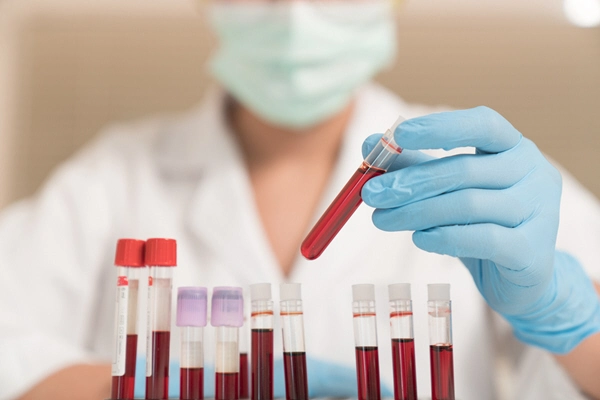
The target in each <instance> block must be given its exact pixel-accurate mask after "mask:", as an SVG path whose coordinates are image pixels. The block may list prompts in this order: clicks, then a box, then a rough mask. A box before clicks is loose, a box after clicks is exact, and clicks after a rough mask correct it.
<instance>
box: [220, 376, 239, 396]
mask: <svg viewBox="0 0 600 400" xmlns="http://www.w3.org/2000/svg"><path fill="white" fill-rule="evenodd" d="M239 379H240V377H239V373H237V372H232V373H223V372H217V373H216V374H215V399H217V400H232V399H238V398H239V393H240V392H239Z"/></svg>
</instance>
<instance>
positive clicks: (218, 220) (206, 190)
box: [179, 92, 280, 282]
mask: <svg viewBox="0 0 600 400" xmlns="http://www.w3.org/2000/svg"><path fill="white" fill-rule="evenodd" d="M224 102H225V99H224V95H223V94H222V93H220V92H213V93H210V94H209V95H208V96H207V102H206V103H205V105H204V106H203V107H202V110H201V115H200V116H199V118H198V121H197V122H195V123H192V124H190V125H189V127H188V128H187V130H188V132H185V134H186V137H187V140H185V141H183V143H187V145H188V146H191V147H192V148H194V149H195V151H193V152H191V153H193V154H194V159H193V160H189V165H193V166H194V167H198V168H199V170H200V173H199V176H200V178H199V179H198V184H197V186H196V188H195V190H194V192H193V194H192V196H191V199H190V204H189V206H188V211H187V212H186V219H187V224H188V226H189V230H190V231H191V233H192V234H193V235H194V236H196V237H197V240H198V241H199V243H201V244H202V245H203V246H204V247H205V248H206V249H207V251H214V252H215V253H216V254H217V257H216V259H218V260H223V262H224V264H225V265H223V266H221V267H226V268H228V269H230V270H231V271H234V273H235V274H236V275H238V277H239V278H240V281H241V280H244V281H247V282H258V281H278V280H279V279H280V273H279V269H278V268H277V264H276V262H275V259H274V256H273V254H272V252H271V250H270V248H269V247H268V244H267V243H266V238H265V236H264V233H263V230H262V229H261V225H260V221H259V220H258V215H257V212H256V210H255V205H254V197H253V195H252V190H251V187H250V183H249V178H248V176H247V173H246V169H245V166H244V163H243V159H242V156H241V153H240V151H239V148H238V147H237V144H236V143H235V140H234V138H233V136H232V134H231V132H230V131H229V129H228V127H227V124H226V123H225V121H224V116H223V115H224V113H223V109H224V107H223V105H224ZM187 153H190V151H189V149H188V150H187ZM199 159H201V160H199ZM179 162H181V163H182V164H183V165H185V164H186V160H179Z"/></svg>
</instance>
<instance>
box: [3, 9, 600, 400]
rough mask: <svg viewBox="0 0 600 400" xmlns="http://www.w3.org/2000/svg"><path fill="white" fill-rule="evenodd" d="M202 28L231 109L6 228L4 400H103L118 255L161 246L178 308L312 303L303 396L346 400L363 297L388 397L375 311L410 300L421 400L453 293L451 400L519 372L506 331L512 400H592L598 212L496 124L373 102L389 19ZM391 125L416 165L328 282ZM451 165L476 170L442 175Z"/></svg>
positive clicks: (223, 100)
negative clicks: (182, 296) (354, 307)
mask: <svg viewBox="0 0 600 400" xmlns="http://www.w3.org/2000/svg"><path fill="white" fill-rule="evenodd" d="M208 7H209V11H210V16H211V17H210V19H211V23H212V26H213V28H214V31H215V33H216V34H217V36H218V39H219V43H220V45H219V48H218V51H217V52H216V54H215V55H214V56H213V58H212V60H211V69H212V71H213V73H214V77H215V78H216V80H217V81H218V82H219V83H220V87H221V89H215V90H213V91H211V92H210V93H209V94H208V95H207V96H206V98H205V100H204V101H203V103H202V104H201V105H200V106H199V107H198V108H197V109H194V110H192V111H191V112H189V113H186V114H185V115H180V116H178V117H174V118H157V119H152V120H147V121H142V122H140V123H137V124H133V125H127V126H115V127H113V128H111V129H108V131H107V132H105V133H104V134H103V135H101V136H100V137H99V138H98V139H97V140H96V141H95V142H94V143H92V144H91V145H89V146H88V147H87V148H85V149H84V150H83V151H81V152H80V153H79V154H78V155H76V156H75V157H74V158H73V159H71V160H69V161H68V162H66V163H65V164H64V165H62V166H61V167H60V168H59V169H58V170H57V171H55V172H54V173H53V174H52V176H51V178H50V179H49V181H48V182H47V183H46V184H45V185H44V186H43V188H42V189H41V190H40V192H39V193H38V194H37V195H36V196H34V197H33V198H31V199H29V200H25V201H22V202H19V203H17V204H15V205H13V206H12V207H9V208H7V209H6V210H5V211H4V212H3V213H2V216H1V218H0V255H1V256H0V259H1V260H2V264H1V266H0V268H1V276H2V278H1V279H0V304H1V306H0V355H1V356H0V398H2V399H8V398H23V399H32V398H44V399H59V398H60V399H80V400H82V399H98V398H105V397H107V396H108V393H109V385H110V367H109V363H110V359H111V353H112V352H111V348H112V337H113V326H112V325H113V311H114V308H113V299H114V296H113V293H114V291H113V290H114V288H113V286H114V273H115V271H114V267H112V266H111V264H112V258H113V255H114V246H115V243H116V240H117V238H120V237H137V238H147V237H157V236H158V237H173V238H176V239H177V240H178V245H179V266H178V267H177V270H176V271H175V282H174V285H175V286H184V285H204V286H208V287H212V286H215V285H241V286H247V285H249V284H251V283H255V282H272V283H277V282H281V281H296V282H302V283H303V291H304V297H305V315H306V336H307V346H308V355H309V357H310V361H309V366H308V367H309V370H311V374H312V375H311V377H310V379H311V381H310V382H309V385H310V387H311V391H312V394H313V395H324V394H328V395H331V394H339V395H349V394H350V395H351V394H352V392H348V390H349V389H352V388H353V385H354V383H353V382H354V381H353V376H352V368H353V365H354V351H353V336H352V321H351V319H352V318H351V314H350V313H351V295H350V285H351V284H354V283H365V282H370V283H375V284H376V285H377V288H378V289H377V290H378V296H379V297H378V312H379V316H380V318H379V323H380V325H379V327H378V328H379V334H380V346H381V348H382V351H381V357H382V359H381V373H382V379H383V384H384V386H385V387H391V359H390V357H389V351H387V350H386V349H388V348H389V347H388V346H389V333H388V326H387V322H386V318H385V316H386V315H387V312H386V311H387V302H386V295H385V290H386V285H387V284H389V283H395V282H411V283H412V288H413V290H412V291H413V299H414V304H415V334H416V338H417V350H416V351H417V367H418V368H417V375H418V387H419V392H420V394H421V395H422V396H428V395H429V393H430V392H429V390H430V386H429V385H430V384H429V371H428V368H429V361H428V340H427V314H426V308H425V303H426V284H427V283H432V282H449V283H451V284H452V293H453V303H454V316H453V324H454V348H455V375H456V392H457V398H459V399H463V400H482V399H493V398H495V396H496V395H495V379H494V377H495V375H496V371H495V369H494V366H495V359H496V356H497V355H498V353H514V349H512V350H511V349H510V348H509V349H507V348H505V347H504V348H503V347H502V346H501V343H502V342H501V341H500V340H499V338H501V337H503V332H505V331H506V330H505V328H506V327H508V328H509V329H508V331H509V332H512V334H514V336H515V337H516V338H517V339H519V341H520V343H523V344H524V345H523V347H524V348H525V350H524V351H523V353H522V354H520V356H519V357H517V365H515V366H514V368H512V370H513V371H515V372H517V373H516V375H517V379H518V382H517V384H516V385H517V386H516V387H517V390H518V393H517V398H519V399H544V400H547V399H585V398H600V380H598V379H597V375H598V372H599V371H600V335H599V334H598V332H599V331H600V308H599V302H598V297H597V294H596V292H595V290H594V286H593V283H592V279H591V278H590V277H594V278H595V279H598V278H599V275H600V265H599V264H600V246H598V244H599V243H600V206H599V204H598V202H597V201H596V199H594V198H593V196H591V195H590V194H589V193H588V192H587V191H586V190H585V189H584V188H583V187H582V186H581V185H580V184H579V183H577V182H576V181H575V180H574V179H573V178H572V177H571V176H570V175H568V174H567V173H566V172H564V171H562V180H561V174H560V173H559V170H557V168H556V167H554V166H553V165H552V164H551V163H550V162H549V161H548V160H547V159H546V158H544V156H543V155H542V154H541V153H540V151H539V150H538V149H537V148H536V146H535V145H534V144H533V143H532V142H531V141H530V140H528V139H526V137H524V136H523V135H522V134H521V133H520V132H519V131H518V130H517V129H516V128H515V127H513V126H512V125H511V124H510V123H509V122H508V121H506V120H505V119H504V118H503V117H502V116H501V115H499V114H498V113H496V112H495V111H493V110H491V109H488V108H485V107H478V108H474V109H470V110H462V111H454V112H442V113H434V114H430V113H431V111H432V110H428V109H425V108H422V107H417V106H413V105H410V104H406V103H405V102H403V101H402V100H401V99H399V98H398V97H396V96H395V95H393V94H391V93H390V92H388V91H386V90H385V89H384V88H382V87H380V86H378V85H376V84H373V83H368V82H369V81H370V79H371V78H372V77H373V75H374V74H376V73H377V72H378V71H380V70H381V68H382V67H384V66H385V65H387V64H388V63H390V61H391V60H392V58H393V55H394V50H395V43H394V37H395V32H394V22H393V10H392V9H391V6H390V4H389V3H388V2H387V1H384V0H373V1H368V2H367V1H331V2H308V1H304V0H300V1H289V2H288V1H281V2H266V1H265V2H242V1H239V2H234V1H229V2H219V1H215V2H214V3H212V4H210V5H208ZM427 114H430V115H427ZM398 115H403V116H404V117H406V118H409V120H408V121H406V122H405V123H403V124H401V125H400V127H399V129H398V130H396V132H395V138H396V141H397V142H398V144H399V145H400V146H402V147H403V148H404V149H406V150H405V152H404V153H403V154H401V156H400V157H399V158H398V160H397V163H396V164H395V165H394V166H393V168H392V169H393V171H392V172H389V173H387V174H385V175H383V176H381V177H377V178H375V179H373V180H371V181H370V182H368V183H367V185H366V186H365V187H364V189H363V197H364V201H365V203H366V204H367V205H368V206H370V207H367V206H362V207H361V208H360V209H359V210H358V211H357V213H356V214H355V215H354V216H353V218H352V219H351V220H350V221H349V222H348V224H347V225H346V226H345V228H344V229H343V230H342V231H341V233H340V234H339V235H338V236H337V237H336V239H335V240H334V241H333V242H332V244H331V245H330V246H329V248H328V249H327V250H326V251H325V253H324V254H323V255H322V256H321V257H320V258H319V259H318V260H316V261H307V260H304V259H302V258H301V256H300V255H299V245H300V243H301V241H302V239H303V238H304V236H305V234H306V233H307V232H308V230H309V229H310V228H311V226H312V224H313V223H314V222H315V221H316V219H317V218H318V217H319V216H320V214H321V213H322V211H323V210H324V209H325V208H326V206H327V205H328V204H329V202H330V201H331V200H332V199H333V197H334V196H335V195H336V194H337V192H338V191H339V189H340V188H341V187H342V186H343V184H344V183H345V181H346V180H347V179H348V178H349V176H350V175H351V174H352V173H353V172H354V171H355V169H356V168H357V167H358V165H359V164H360V162H361V160H362V157H361V154H360V150H361V147H362V150H363V153H366V152H368V151H369V149H370V148H372V147H373V145H374V143H375V142H376V141H377V139H378V136H369V135H371V134H373V133H377V132H383V131H385V129H386V128H388V127H389V126H390V125H391V124H392V123H393V122H394V121H395V120H396V118H397V117H398ZM525 134H526V132H525ZM365 139H366V140H365ZM465 147H466V148H474V149H475V150H474V151H471V152H470V153H469V150H468V149H467V150H465V149H464V148H465ZM440 149H442V150H440ZM455 149H462V150H459V151H460V152H463V153H464V152H465V151H466V152H467V153H469V154H462V155H456V154H455V155H451V156H448V154H446V153H444V150H455ZM421 150H425V152H421ZM430 150H433V151H430ZM372 208H375V211H374V212H373V209H372ZM378 228H379V229H378ZM413 232H414V233H413ZM274 292H275V299H277V290H275V291H274ZM491 310H494V311H495V313H494V312H492V311H491ZM494 315H500V316H501V317H502V318H499V317H498V318H496V317H495V316H494ZM141 327H144V325H143V322H141ZM141 332H143V328H142V329H141ZM142 336H143V334H142ZM172 336H173V338H174V340H176V338H177V337H178V336H179V335H178V334H174V335H172ZM278 336H279V335H276V337H278ZM209 337H210V335H209ZM142 342H143V340H142ZM276 346H280V344H277V345H276ZM140 347H141V348H143V344H141V345H140ZM277 348H278V347H276V349H277ZM177 350H178V345H177V344H176V343H173V345H172V353H173V358H174V359H175V360H176V359H177ZM279 354H280V353H279ZM210 360H211V359H210V358H207V364H210ZM343 371H350V373H344V372H343ZM141 375H143V372H142V374H141ZM173 380H175V379H172V380H171V381H173ZM35 396H38V397H35Z"/></svg>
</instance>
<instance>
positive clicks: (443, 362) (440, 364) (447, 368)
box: [429, 345, 454, 400]
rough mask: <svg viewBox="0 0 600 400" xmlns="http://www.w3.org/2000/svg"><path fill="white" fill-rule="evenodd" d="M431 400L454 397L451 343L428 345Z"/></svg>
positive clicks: (451, 398) (444, 399) (443, 399)
mask: <svg viewBox="0 0 600 400" xmlns="http://www.w3.org/2000/svg"><path fill="white" fill-rule="evenodd" d="M429 358H430V362H431V391H432V396H433V400H446V399H450V400H453V399H454V362H453V357H452V345H432V346H430V347H429Z"/></svg>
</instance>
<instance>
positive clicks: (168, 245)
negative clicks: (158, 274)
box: [146, 238, 177, 267]
mask: <svg viewBox="0 0 600 400" xmlns="http://www.w3.org/2000/svg"><path fill="white" fill-rule="evenodd" d="M146 265H149V266H159V267H175V266H176V265H177V241H176V240H175V239H160V238H153V239H148V240H146Z"/></svg>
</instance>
